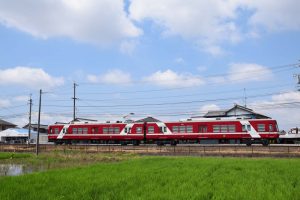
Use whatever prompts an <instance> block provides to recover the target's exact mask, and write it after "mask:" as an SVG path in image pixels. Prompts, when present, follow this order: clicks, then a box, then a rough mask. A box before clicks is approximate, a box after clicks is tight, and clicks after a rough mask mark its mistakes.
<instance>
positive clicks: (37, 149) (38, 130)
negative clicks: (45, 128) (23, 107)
mask: <svg viewBox="0 0 300 200" xmlns="http://www.w3.org/2000/svg"><path fill="white" fill-rule="evenodd" d="M41 103H42V90H41V89H40V101H39V116H38V127H37V136H36V148H35V153H36V155H39V139H40V125H41Z"/></svg>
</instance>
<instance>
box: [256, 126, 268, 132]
mask: <svg viewBox="0 0 300 200" xmlns="http://www.w3.org/2000/svg"><path fill="white" fill-rule="evenodd" d="M257 131H258V132H264V131H266V128H265V125H264V124H258V125H257Z"/></svg>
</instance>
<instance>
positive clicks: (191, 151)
mask: <svg viewBox="0 0 300 200" xmlns="http://www.w3.org/2000/svg"><path fill="white" fill-rule="evenodd" d="M51 151H64V152H66V151H80V152H86V153H98V152H99V153H114V152H126V153H137V154H145V155H190V156H235V157H236V156H240V157H243V156H245V157H300V145H271V146H260V145H252V146H245V145H178V146H156V145H140V146H132V145H128V146H120V145H86V144H77V145H53V144H41V145H40V152H51ZM0 152H35V145H34V144H30V145H27V144H0Z"/></svg>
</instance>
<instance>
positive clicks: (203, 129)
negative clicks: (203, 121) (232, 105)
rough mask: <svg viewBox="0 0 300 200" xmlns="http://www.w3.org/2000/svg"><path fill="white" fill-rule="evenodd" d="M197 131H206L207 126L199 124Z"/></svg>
mask: <svg viewBox="0 0 300 200" xmlns="http://www.w3.org/2000/svg"><path fill="white" fill-rule="evenodd" d="M199 133H207V126H199Z"/></svg>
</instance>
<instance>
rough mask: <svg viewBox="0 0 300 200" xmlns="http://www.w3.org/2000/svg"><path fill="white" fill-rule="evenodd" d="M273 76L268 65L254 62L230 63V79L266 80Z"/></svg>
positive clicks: (235, 80) (236, 80) (242, 80)
mask: <svg viewBox="0 0 300 200" xmlns="http://www.w3.org/2000/svg"><path fill="white" fill-rule="evenodd" d="M272 76H273V74H272V71H271V70H270V69H268V67H265V66H262V65H258V64H254V63H233V64H231V65H230V69H229V74H228V77H227V78H228V80H230V81H233V82H248V81H265V80H268V79H270V78H271V77H272Z"/></svg>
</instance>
